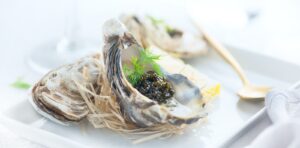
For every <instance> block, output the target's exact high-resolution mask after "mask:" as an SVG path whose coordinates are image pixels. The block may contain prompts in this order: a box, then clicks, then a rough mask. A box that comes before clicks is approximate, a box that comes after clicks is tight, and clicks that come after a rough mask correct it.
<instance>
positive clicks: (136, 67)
mask: <svg viewBox="0 0 300 148" xmlns="http://www.w3.org/2000/svg"><path fill="white" fill-rule="evenodd" d="M159 58H160V56H159V55H154V54H153V53H151V52H150V50H149V49H147V48H146V49H142V50H141V52H140V56H139V58H138V57H136V56H133V57H131V60H130V62H131V66H128V65H123V71H124V74H125V75H126V77H127V80H128V81H129V82H130V83H131V84H132V85H133V86H134V85H136V84H137V82H138V81H139V80H140V79H141V77H142V75H143V74H144V73H145V72H146V71H145V69H146V66H148V65H149V66H151V67H152V69H153V71H154V72H156V73H157V74H158V75H159V76H162V75H163V74H162V71H161V69H160V66H159V65H158V64H157V63H156V61H157V60H159Z"/></svg>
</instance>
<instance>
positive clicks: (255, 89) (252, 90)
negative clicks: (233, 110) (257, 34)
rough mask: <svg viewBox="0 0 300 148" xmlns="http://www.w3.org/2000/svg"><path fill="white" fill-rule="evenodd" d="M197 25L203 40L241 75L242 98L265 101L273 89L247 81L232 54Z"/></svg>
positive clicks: (240, 94) (239, 92) (240, 91)
mask: <svg viewBox="0 0 300 148" xmlns="http://www.w3.org/2000/svg"><path fill="white" fill-rule="evenodd" d="M195 24H196V26H197V28H198V29H199V31H200V32H201V33H202V34H203V38H204V39H205V40H206V41H207V43H208V44H209V45H210V46H211V47H213V49H215V51H217V53H218V54H219V55H221V56H222V57H223V59H224V60H226V61H227V62H228V63H229V64H230V65H231V66H232V68H233V69H234V70H235V71H236V72H237V74H238V75H239V77H240V79H241V81H242V82H243V87H242V88H241V89H240V90H239V91H238V92H237V94H238V95H239V96H240V98H241V99H248V100H255V99H263V98H264V97H265V96H266V94H267V93H268V92H269V90H270V89H271V87H268V86H257V85H253V84H251V83H250V81H249V80H248V79H247V77H246V75H245V73H244V71H243V69H242V67H241V66H240V64H239V63H238V62H237V61H236V59H235V58H234V57H233V56H232V55H231V54H230V52H229V51H228V50H227V49H226V48H225V47H224V46H222V45H221V44H220V43H219V42H218V41H216V40H215V39H214V38H213V37H211V36H210V35H209V34H208V33H207V32H206V31H205V30H203V29H202V27H201V26H200V25H199V24H197V23H195Z"/></svg>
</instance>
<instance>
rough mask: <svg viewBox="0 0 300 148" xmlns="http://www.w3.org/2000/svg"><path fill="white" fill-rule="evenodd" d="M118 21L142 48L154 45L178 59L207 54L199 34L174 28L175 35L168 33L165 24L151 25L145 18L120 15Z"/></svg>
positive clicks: (205, 45) (148, 19)
mask: <svg viewBox="0 0 300 148" xmlns="http://www.w3.org/2000/svg"><path fill="white" fill-rule="evenodd" d="M120 19H121V20H122V22H123V23H124V24H125V26H126V27H127V28H128V30H129V31H130V32H131V33H132V34H133V35H134V36H135V37H136V40H137V41H138V42H139V43H140V44H142V45H143V47H148V46H149V45H155V46H157V47H159V48H160V49H163V50H165V51H167V52H168V53H170V54H172V55H174V56H176V57H180V58H192V57H196V56H199V55H203V54H206V53H207V49H208V46H207V44H206V42H205V41H204V40H203V39H202V35H201V34H200V33H197V34H195V33H192V32H190V31H188V30H185V29H178V28H176V27H174V28H173V32H175V33H170V32H168V31H167V29H166V24H165V23H153V22H152V21H151V19H150V18H149V17H147V16H141V17H139V16H137V15H122V16H121V17H120ZM171 27H173V26H171Z"/></svg>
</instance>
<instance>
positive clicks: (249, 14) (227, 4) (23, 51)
mask: <svg viewBox="0 0 300 148" xmlns="http://www.w3.org/2000/svg"><path fill="white" fill-rule="evenodd" d="M299 8H300V1H297V0H194V1H193V0H188V1H184V0H172V1H171V0H168V1H167V0H151V1H141V0H126V1H121V0H108V1H104V0H0V52H1V53H0V71H1V78H0V84H1V85H0V93H1V94H2V95H1V97H2V98H16V99H17V98H18V97H15V96H16V95H20V96H21V95H22V93H16V91H17V90H12V89H11V87H9V86H10V84H11V83H12V82H14V81H15V80H16V79H17V78H23V79H24V80H26V81H27V82H29V83H33V82H35V81H37V80H38V79H39V78H40V77H41V76H42V74H43V73H44V72H45V71H47V69H46V70H45V69H43V68H39V67H37V66H39V65H38V64H40V63H39V62H37V61H42V62H43V61H45V60H46V58H48V57H54V61H55V62H56V64H57V63H63V62H70V61H72V60H73V59H76V58H74V57H81V56H83V55H85V54H87V53H91V52H95V51H99V50H100V49H101V46H102V44H101V43H102V34H101V32H102V29H101V26H102V23H103V22H104V21H105V20H106V19H108V18H111V17H118V16H119V15H120V14H121V13H144V14H151V15H153V16H156V17H159V18H166V19H168V20H171V21H176V22H177V23H186V22H187V21H188V20H189V19H188V17H189V16H188V13H197V14H198V15H199V18H200V19H202V22H203V26H204V27H205V28H206V29H207V30H208V31H209V32H210V33H211V34H212V35H213V36H215V37H216V38H217V39H218V40H219V41H221V42H222V43H223V44H225V45H226V46H228V47H230V48H237V49H240V50H251V51H254V52H259V53H261V54H267V55H269V56H273V57H276V58H280V59H282V60H285V61H288V62H292V63H296V64H300V58H299V56H300V27H299V26H300V19H299V18H300V9H299ZM73 43H76V44H73ZM65 47H76V49H75V48H74V49H71V50H68V51H65V50H64V49H65ZM49 50H51V51H55V52H58V53H55V54H58V55H59V56H56V55H54V56H53V55H52V53H48V51H49ZM73 53H76V54H73ZM41 54H42V55H43V56H39V55H41ZM68 54H70V55H74V57H71V56H68ZM66 55H67V56H66ZM32 59H34V60H33V61H32ZM52 60H53V58H52ZM61 60H62V61H61ZM253 60H255V59H253ZM35 64H37V65H35ZM44 64H46V65H47V64H50V65H48V66H50V67H51V64H52V63H47V62H46V63H44ZM11 102H13V101H11ZM5 107H6V106H3V108H1V109H5Z"/></svg>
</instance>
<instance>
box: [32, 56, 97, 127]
mask: <svg viewBox="0 0 300 148" xmlns="http://www.w3.org/2000/svg"><path fill="white" fill-rule="evenodd" d="M99 61H101V55H100V54H96V55H93V56H89V57H85V58H82V59H81V60H80V61H78V62H76V63H74V64H69V65H65V66H62V67H60V68H57V69H55V70H52V71H50V72H49V73H48V74H46V75H45V76H44V77H43V78H42V79H41V80H40V81H39V82H38V83H36V84H35V85H34V86H33V88H32V92H31V96H30V97H29V99H30V102H31V103H32V105H33V106H34V108H35V109H36V110H37V112H38V113H40V114H42V115H43V116H44V117H46V118H49V119H50V120H52V121H55V122H58V123H61V124H64V125H67V124H69V123H71V122H79V121H80V120H81V119H83V118H85V117H86V116H87V115H88V113H89V108H88V106H87V105H86V103H85V101H84V100H83V98H82V96H81V95H80V93H79V91H78V88H77V85H76V83H80V84H81V85H84V83H91V84H94V86H95V89H96V90H97V89H99V88H100V87H101V86H100V85H96V83H97V78H98V77H99V75H100V74H101V69H100V70H99V66H98V64H97V63H98V62H99Z"/></svg>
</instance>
